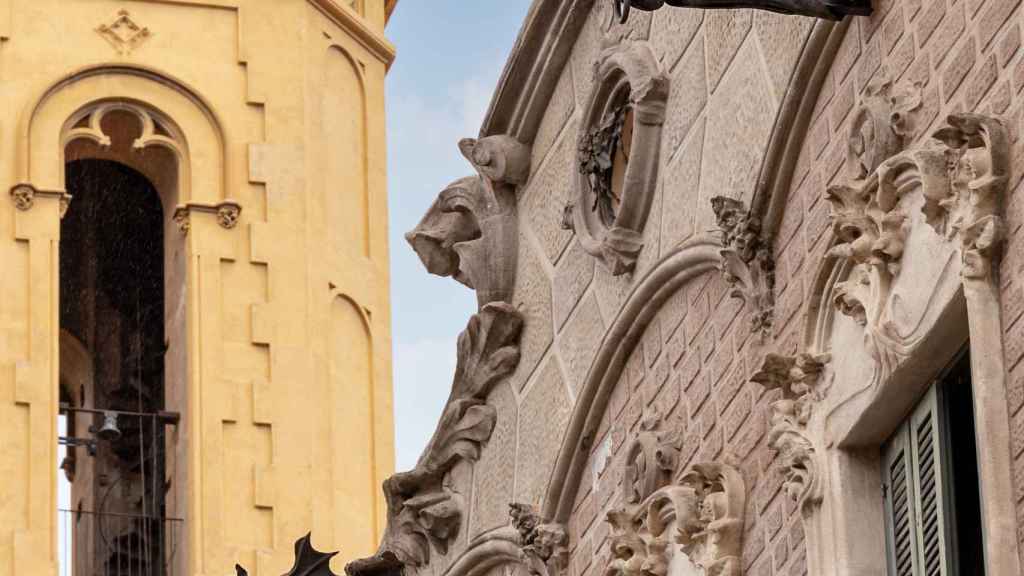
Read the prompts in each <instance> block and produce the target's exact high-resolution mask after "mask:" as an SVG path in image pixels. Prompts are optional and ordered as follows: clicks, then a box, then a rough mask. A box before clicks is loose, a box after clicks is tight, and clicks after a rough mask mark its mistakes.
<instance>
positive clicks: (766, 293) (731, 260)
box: [711, 196, 775, 338]
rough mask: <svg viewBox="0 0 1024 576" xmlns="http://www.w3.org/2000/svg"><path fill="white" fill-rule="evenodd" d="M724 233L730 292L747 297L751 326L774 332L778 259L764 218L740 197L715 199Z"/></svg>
mask: <svg viewBox="0 0 1024 576" xmlns="http://www.w3.org/2000/svg"><path fill="white" fill-rule="evenodd" d="M711 209H712V210H714V212H715V217H716V218H717V220H718V229H719V231H720V232H721V234H722V244H723V246H724V248H722V251H721V255H722V268H721V269H722V274H723V275H724V276H725V281H726V282H727V283H728V284H729V285H730V286H731V287H732V290H731V291H730V294H731V295H732V297H734V298H739V299H741V300H743V302H744V303H745V304H746V306H747V309H748V310H749V312H750V330H751V332H753V333H755V334H757V333H760V334H761V336H762V338H768V337H769V336H770V335H771V330H772V323H773V316H774V312H775V260H774V258H772V251H771V242H770V241H768V240H766V239H765V238H764V237H763V236H762V234H761V220H760V219H759V218H758V217H757V216H754V215H753V214H751V213H750V211H749V210H747V207H746V205H745V204H744V203H743V202H742V201H740V200H734V199H732V198H727V197H725V196H716V197H714V198H712V199H711Z"/></svg>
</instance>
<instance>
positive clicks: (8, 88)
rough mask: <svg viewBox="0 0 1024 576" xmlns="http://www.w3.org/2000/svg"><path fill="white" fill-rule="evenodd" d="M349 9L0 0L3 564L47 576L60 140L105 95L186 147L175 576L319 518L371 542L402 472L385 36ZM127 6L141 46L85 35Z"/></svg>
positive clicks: (281, 553) (215, 572)
mask: <svg viewBox="0 0 1024 576" xmlns="http://www.w3.org/2000/svg"><path fill="white" fill-rule="evenodd" d="M350 4H352V2H351V0H0V37H2V41H0V109H2V110H3V111H4V113H3V115H2V116H0V194H2V196H0V267H2V269H3V271H4V272H3V274H0V294H2V298H0V576H6V575H8V574H11V575H18V576H22V575H32V576H35V575H55V574H57V533H56V530H57V525H56V520H55V509H56V505H57V504H56V485H57V472H58V471H57V468H56V464H55V458H56V449H57V432H56V424H55V422H56V414H57V397H58V396H57V387H58V375H59V370H60V367H59V366H58V358H59V348H58V341H59V337H58V334H59V326H58V320H57V318H58V314H57V310H58V308H57V307H58V302H59V298H60V296H59V294H58V291H59V289H58V288H59V279H58V271H59V266H58V262H59V260H58V256H59V255H58V248H59V235H60V214H61V195H60V192H61V191H62V190H64V188H65V185H64V182H63V169H62V167H63V164H64V159H63V155H62V154H63V152H62V150H63V143H62V141H61V135H62V131H66V128H67V126H65V124H66V122H67V120H68V118H69V117H70V115H72V114H74V113H75V112H76V111H79V110H82V109H83V107H87V106H89V105H91V104H94V103H96V102H97V101H108V100H109V101H124V102H131V103H133V104H138V105H139V106H141V107H143V108H146V109H149V110H151V111H152V112H153V113H154V114H158V115H162V116H163V117H166V118H167V119H168V120H169V122H171V123H173V124H174V125H176V126H177V127H178V128H180V132H181V137H182V139H183V140H184V141H185V143H186V146H185V147H184V151H183V153H182V155H183V159H182V162H184V164H185V165H186V166H187V167H188V170H187V172H183V173H182V175H181V177H180V181H179V183H178V189H177V199H176V204H177V205H182V206H186V207H188V208H190V209H189V210H188V211H187V223H188V230H187V233H182V232H180V231H178V230H172V232H174V233H177V234H179V235H180V237H179V238H178V239H176V240H174V242H177V244H173V246H175V247H176V248H174V249H175V250H180V254H178V253H177V252H176V256H175V257H179V256H180V258H181V259H182V261H183V262H184V264H183V270H184V278H183V279H182V284H183V294H182V298H181V300H182V306H183V315H182V319H183V322H184V324H185V327H184V330H183V334H184V337H183V339H182V341H180V342H172V344H171V350H169V351H168V355H169V357H172V358H183V359H184V362H185V364H184V365H185V366H187V368H186V369H185V370H184V374H183V375H182V378H183V381H184V382H185V384H184V386H183V387H179V388H178V389H176V390H175V391H174V392H173V395H174V398H171V399H169V401H170V402H171V403H180V410H181V412H182V418H183V420H182V422H181V424H180V425H179V427H178V429H177V432H176V433H175V437H174V439H173V441H174V442H176V446H177V451H176V452H175V453H174V454H173V455H172V457H173V458H175V459H176V465H178V466H180V468H179V469H180V470H185V471H186V472H187V483H184V484H183V483H177V484H175V485H173V486H172V488H171V490H172V493H171V494H170V495H169V499H170V500H171V501H172V502H174V503H175V506H176V507H178V508H179V511H180V513H181V514H182V515H183V516H184V518H185V521H186V522H185V527H186V531H187V542H186V544H185V546H184V548H183V550H184V552H185V553H186V554H187V567H186V568H185V569H184V570H182V571H181V573H182V574H185V575H187V576H227V575H229V574H232V575H233V574H234V568H233V567H234V564H235V562H241V563H242V564H243V565H245V566H246V567H247V568H248V569H249V571H250V574H253V575H254V576H278V575H279V574H281V573H284V572H285V571H287V570H288V569H289V568H290V567H291V563H292V559H293V550H292V546H293V544H294V541H295V540H296V539H297V538H299V537H300V536H302V535H304V534H305V533H306V532H308V531H310V530H312V532H313V542H314V545H315V546H316V547H317V548H319V549H322V550H323V549H326V550H339V549H340V550H342V551H343V554H342V556H343V557H345V558H352V557H359V556H365V555H367V554H369V553H371V552H372V551H373V548H374V545H375V542H376V541H377V540H378V537H379V535H380V531H381V530H382V529H383V515H384V503H383V502H382V501H381V496H380V490H379V489H378V488H379V486H380V484H381V482H382V481H383V479H384V478H385V477H387V476H388V475H389V474H390V473H391V472H392V468H393V438H392V416H391V414H392V398H391V372H390V366H391V357H390V355H391V336H390V325H391V321H390V310H389V302H388V282H389V277H388V258H387V255H388V246H387V205H386V190H385V142H384V94H383V91H384V77H385V74H386V71H387V66H388V64H389V63H390V60H391V59H392V57H393V50H392V48H391V46H390V44H388V43H387V41H386V40H385V39H384V36H383V33H384V26H385V20H386V10H387V9H389V8H390V6H391V3H386V2H385V0H356V1H355V3H354V6H355V8H354V9H353V8H351V7H350ZM122 10H125V11H127V16H128V17H129V18H130V19H131V21H133V22H135V23H137V24H138V25H139V26H140V27H144V28H145V29H147V30H148V36H147V37H145V39H143V40H142V41H140V42H138V43H137V44H135V45H130V44H121V43H119V42H118V41H117V40H112V39H109V38H105V37H104V36H103V35H102V34H101V33H100V32H98V31H97V28H98V27H100V26H102V25H104V24H110V23H112V22H113V21H114V20H115V19H116V18H118V15H119V11H122ZM357 11H360V12H363V14H361V15H360V14H357ZM18 184H27V185H29V186H30V187H31V189H34V190H35V193H34V196H33V197H32V202H31V204H32V205H31V207H29V208H28V209H23V208H26V206H24V205H22V206H17V205H16V203H15V201H14V198H13V197H8V195H7V192H8V191H10V190H11V189H12V188H13V187H15V186H16V185H18ZM24 189H25V188H22V190H24ZM225 201H228V202H229V203H230V202H237V203H238V204H239V205H240V206H241V208H242V211H241V218H240V220H239V222H238V224H237V225H236V226H234V227H230V228H228V227H225V226H222V225H221V224H220V223H219V221H218V215H217V207H218V206H220V205H222V204H223V203H224V202H225ZM72 202H73V200H72ZM168 395H169V396H171V395H172V392H170V391H169V392H168ZM371 519H373V520H371ZM341 564H342V560H341V559H340V558H339V559H337V562H336V564H335V565H334V570H335V571H336V572H341V569H342V566H341Z"/></svg>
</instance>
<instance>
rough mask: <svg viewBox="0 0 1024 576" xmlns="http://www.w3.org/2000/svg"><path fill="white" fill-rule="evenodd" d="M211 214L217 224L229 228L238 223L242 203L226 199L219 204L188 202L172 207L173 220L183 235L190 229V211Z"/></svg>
mask: <svg viewBox="0 0 1024 576" xmlns="http://www.w3.org/2000/svg"><path fill="white" fill-rule="evenodd" d="M193 212H198V213H201V214H213V215H215V216H216V217H217V224H219V225H220V227H221V228H224V229H226V230H231V229H232V228H234V227H235V226H237V225H238V219H239V218H240V217H241V215H242V205H241V204H239V203H238V202H235V201H232V200H226V201H224V202H220V203H219V204H205V203H201V202H189V203H188V204H183V205H181V206H178V207H177V208H175V209H174V222H175V223H177V224H178V229H179V230H181V233H182V234H183V235H187V234H188V233H189V231H190V230H191V229H192V213H193Z"/></svg>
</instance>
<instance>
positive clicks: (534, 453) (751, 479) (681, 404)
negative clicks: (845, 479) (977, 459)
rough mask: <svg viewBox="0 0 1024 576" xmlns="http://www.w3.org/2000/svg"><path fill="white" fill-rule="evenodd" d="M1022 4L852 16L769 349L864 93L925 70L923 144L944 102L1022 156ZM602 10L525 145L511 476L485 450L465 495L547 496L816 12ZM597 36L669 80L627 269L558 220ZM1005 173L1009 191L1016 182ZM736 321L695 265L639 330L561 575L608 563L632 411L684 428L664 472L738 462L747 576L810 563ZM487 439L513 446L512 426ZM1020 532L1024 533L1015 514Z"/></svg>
mask: <svg viewBox="0 0 1024 576" xmlns="http://www.w3.org/2000/svg"><path fill="white" fill-rule="evenodd" d="M1021 19H1022V16H1021V9H1020V8H1019V0H879V1H878V2H876V14H875V15H874V16H873V17H871V18H853V19H852V20H851V21H850V24H849V28H848V30H847V32H846V34H845V38H844V39H843V41H842V43H841V45H840V47H839V49H838V52H837V54H836V56H835V59H834V62H833V64H832V67H831V70H830V71H829V72H828V74H827V76H826V78H825V81H824V85H823V87H822V90H821V93H820V96H819V98H818V100H817V104H816V107H815V109H814V112H813V114H812V121H811V123H810V125H809V127H808V130H807V135H806V139H805V140H804V142H803V145H802V149H801V151H800V153H799V157H798V160H797V163H796V168H795V173H794V175H793V179H792V184H791V187H790V191H789V196H788V199H787V201H786V202H785V210H784V211H783V214H782V219H781V224H780V226H779V228H778V230H777V231H776V234H775V237H774V241H773V242H774V245H773V251H774V256H775V258H776V264H777V275H776V277H777V283H776V286H775V299H776V307H775V323H774V327H773V332H772V335H771V338H772V342H770V343H769V344H770V345H771V347H772V348H773V349H774V350H775V351H778V352H780V353H782V354H794V353H796V352H797V350H798V346H799V342H800V339H801V337H802V335H803V334H802V332H803V326H804V319H805V317H806V313H807V310H806V307H807V302H808V301H809V300H810V296H811V292H812V291H813V283H814V281H815V277H816V274H817V273H818V271H819V270H818V267H819V263H820V262H822V260H823V257H824V254H825V252H826V251H827V249H828V247H829V246H830V245H831V244H832V243H833V238H832V231H831V226H830V221H829V206H828V202H827V201H825V199H824V197H825V190H826V187H827V185H828V184H830V183H833V182H834V181H835V180H836V179H837V177H838V176H839V175H840V174H841V173H842V171H843V170H844V163H845V158H846V146H847V143H846V134H847V131H848V128H849V123H850V121H851V117H852V114H851V112H852V111H853V110H854V108H855V106H856V105H857V103H858V102H859V101H860V98H861V95H862V94H863V93H864V90H865V89H866V88H867V87H868V86H869V84H870V83H872V82H873V81H877V80H880V79H882V78H888V79H890V80H892V81H903V82H910V83H917V84H919V85H920V86H921V87H922V89H923V106H922V109H921V111H920V113H919V114H920V116H919V118H921V120H920V121H919V123H918V125H917V127H916V130H915V135H914V138H915V139H916V140H917V141H921V140H923V139H924V138H927V137H928V135H929V134H930V133H931V132H932V131H933V130H934V129H935V128H936V127H938V126H939V125H941V124H942V123H943V122H944V118H945V117H946V116H947V115H948V114H949V113H952V112H959V111H979V112H984V113H986V114H991V115H995V116H999V117H1001V118H1004V119H1005V121H1006V123H1007V125H1008V126H1009V127H1010V130H1011V134H1012V137H1013V140H1014V143H1015V155H1016V157H1018V158H1019V157H1020V156H1019V154H1020V150H1019V148H1020V147H1021V146H1020V145H1019V143H1018V134H1019V126H1020V122H1021V121H1022V118H1021V111H1022V110H1024V104H1022V102H1024V98H1022V97H1021V96H1020V91H1021V90H1022V89H1024V56H1022V54H1024V52H1022V51H1021V50H1020V44H1021V28H1020V26H1021ZM610 23H611V15H610V3H607V2H600V1H598V2H595V4H594V8H593V12H592V14H591V15H590V17H589V19H588V20H587V22H586V24H585V25H584V27H583V29H582V31H581V33H580V35H579V37H578V39H577V41H576V44H575V47H574V49H573V53H572V55H571V58H570V60H569V62H568V64H567V65H566V66H565V68H564V70H563V71H562V73H561V77H560V79H559V81H558V83H557V87H556V89H555V91H554V93H553V96H552V97H551V99H550V104H549V107H548V110H547V112H546V114H545V116H544V118H543V120H542V122H541V124H540V127H539V130H538V133H537V136H536V139H535V141H534V142H533V150H532V154H533V158H532V169H531V177H530V181H529V182H528V184H527V185H526V186H525V187H524V188H523V189H521V192H520V233H521V242H520V248H519V251H520V255H519V264H518V267H519V268H518V276H517V280H516V289H515V296H514V300H515V303H516V304H517V306H519V307H520V309H522V310H523V311H524V313H525V315H526V329H525V330H526V331H525V333H524V345H523V358H522V361H521V363H520V365H519V367H518V369H517V371H516V373H515V375H514V376H513V378H512V395H513V396H514V400H515V402H516V404H517V410H515V411H502V412H501V414H500V416H499V418H504V417H511V418H516V419H517V426H516V431H515V434H514V436H515V443H516V450H515V466H514V469H515V479H514V486H513V487H509V486H507V485H505V484H503V483H501V482H497V481H495V480H494V479H493V478H491V476H493V475H496V474H499V473H501V474H503V473H506V472H505V471H506V470H507V467H506V466H505V465H504V464H502V465H497V464H492V465H488V466H486V468H487V470H488V471H487V472H485V473H482V474H481V472H480V470H482V469H484V467H485V465H484V462H483V461H482V462H481V464H479V465H478V466H477V469H478V473H477V478H476V481H475V487H474V491H475V492H476V494H474V502H478V503H479V502H481V501H487V500H489V499H498V500H500V501H502V502H504V501H507V500H508V494H510V493H511V494H513V495H514V499H515V500H516V501H520V502H527V503H531V504H534V505H538V506H539V505H541V504H543V498H544V495H545V493H546V489H547V486H548V482H549V481H550V480H551V474H552V466H553V464H554V462H555V459H556V457H557V455H558V450H559V449H560V448H561V442H562V440H563V435H564V433H565V429H566V425H567V423H568V421H569V418H570V415H571V413H572V409H573V406H574V404H575V402H576V401H577V398H578V396H579V394H580V392H581V386H582V385H583V383H584V380H585V378H586V377H587V373H588V371H589V369H590V367H591V363H592V362H593V361H594V359H595V356H596V355H597V353H598V350H599V347H600V345H601V343H602V340H603V339H604V337H605V334H606V331H607V330H609V329H610V327H611V326H612V324H613V323H614V321H615V319H616V317H617V316H618V314H619V313H620V310H621V307H622V306H623V303H624V302H625V301H626V299H627V298H628V296H629V294H630V291H631V290H632V289H633V288H634V287H635V286H636V285H637V283H638V282H639V280H640V279H641V278H643V276H644V274H645V273H646V272H648V271H650V270H651V269H652V267H653V266H654V265H655V264H656V263H657V261H658V260H659V258H661V257H663V256H665V255H666V254H668V253H669V252H670V251H671V250H672V249H673V248H674V247H676V246H678V245H679V243H680V242H683V241H685V240H687V239H688V238H692V237H693V236H694V235H696V234H700V233H705V232H707V231H709V230H712V229H714V228H715V219H714V215H713V214H712V212H711V205H710V198H711V197H713V196H717V195H724V196H730V197H733V198H739V199H742V200H744V201H745V202H747V203H748V204H749V202H750V200H751V198H752V195H753V191H754V187H755V184H756V179H757V177H758V174H759V172H760V170H761V163H762V160H763V155H764V153H765V150H766V147H767V145H768V140H769V137H770V136H771V132H772V129H773V126H774V123H775V119H776V115H777V113H778V111H779V107H780V106H781V104H782V99H783V96H784V94H785V91H786V89H787V86H788V84H789V82H790V79H791V76H792V74H793V71H794V66H795V64H796V62H797V58H798V57H799V55H800V51H801V49H802V46H803V43H804V42H805V40H806V39H807V38H808V36H809V34H810V32H811V28H812V26H813V21H812V20H810V19H806V18H800V17H783V16H778V15H774V14H770V13H766V12H757V11H752V10H738V11H727V10H726V11H708V12H705V11H701V10H690V9H668V8H666V9H663V10H661V11H659V12H656V13H654V14H653V15H652V14H648V13H639V12H634V13H633V16H632V17H631V19H630V21H629V23H628V24H627V28H625V29H620V27H619V26H618V25H617V24H616V25H613V24H610ZM607 34H611V35H613V36H620V37H621V36H628V37H630V38H633V39H646V40H649V41H650V42H651V43H652V44H653V47H654V50H655V52H656V54H657V55H658V57H659V58H660V62H661V65H662V66H663V68H664V71H665V72H666V73H667V74H668V76H669V77H670V78H671V93H670V98H669V101H668V111H667V118H666V122H665V127H664V137H663V141H662V151H661V155H662V157H661V160H660V162H661V166H660V176H659V182H658V186H657V190H656V194H655V198H654V201H653V206H652V209H651V213H650V216H649V218H648V220H647V222H646V225H645V227H644V229H643V237H644V243H645V246H644V248H643V251H642V252H641V254H640V257H639V261H638V263H637V266H636V270H635V271H634V272H633V273H632V274H627V275H623V276H618V277H615V276H612V275H611V274H610V273H609V271H608V270H607V268H606V267H605V266H603V265H602V264H600V263H598V262H597V261H596V260H595V259H594V258H593V257H591V256H589V255H588V254H587V253H586V252H585V251H584V250H583V249H582V247H581V245H580V243H579V241H578V240H577V238H576V237H575V235H574V233H573V232H572V231H568V230H564V229H562V228H561V227H560V222H561V219H562V209H563V207H564V206H565V204H566V202H567V201H569V200H570V199H571V198H572V197H573V195H574V193H575V192H574V178H575V171H576V160H575V158H576V142H577V139H578V137H579V130H580V125H581V123H582V115H583V107H584V106H585V104H586V102H587V98H588V95H589V93H590V90H591V88H592V85H593V66H594V62H595V59H596V57H597V54H598V53H599V51H600V47H601V42H602V38H603V37H605V36H606V35H607ZM1017 172H1018V173H1015V174H1014V177H1013V180H1012V183H1011V189H1012V190H1016V189H1017V188H1018V187H1019V186H1018V184H1019V182H1020V179H1021V178H1020V177H1021V174H1020V173H1019V172H1020V170H1017ZM1007 202H1008V205H1007V224H1008V230H1007V232H1008V240H1007V243H1006V247H1007V250H1006V253H1007V256H1006V257H1005V258H1004V260H1003V262H1002V265H1001V269H1000V274H1001V282H1002V290H1003V295H1002V296H1003V306H1004V311H1003V323H1004V330H1005V332H1006V343H1007V350H1006V355H1007V360H1008V362H1007V366H1008V369H1009V370H1010V373H1009V375H1008V376H1009V378H1008V380H1007V382H1008V389H1007V399H1008V402H1009V406H1010V411H1011V414H1012V415H1013V416H1012V433H1013V457H1014V459H1015V462H1016V466H1015V473H1016V474H1015V475H1016V477H1017V480H1016V486H1017V496H1018V501H1017V507H1018V510H1020V513H1021V514H1024V410H1022V407H1024V362H1021V359H1022V356H1024V344H1022V343H1024V320H1021V316H1022V315H1024V274H1022V270H1024V232H1022V231H1021V230H1020V228H1021V223H1022V219H1024V203H1022V202H1021V200H1020V198H1019V194H1018V193H1016V192H1015V193H1013V194H1012V195H1011V196H1010V197H1009V198H1008V200H1007ZM748 326H749V321H748V318H747V315H746V313H745V311H744V308H743V306H742V305H741V303H740V302H739V301H738V300H735V299H732V298H730V297H729V296H728V294H727V286H726V284H725V283H724V281H723V280H722V279H721V276H720V275H719V274H717V273H709V274H705V275H704V276H702V277H700V278H698V279H697V280H694V281H692V282H690V283H688V284H687V285H685V286H684V287H683V288H682V289H680V290H679V291H678V292H677V293H675V294H674V295H673V296H672V297H671V298H670V299H669V301H668V302H667V303H666V304H665V305H664V306H663V307H662V309H661V311H660V312H659V313H658V314H657V315H656V316H655V318H654V319H653V320H652V322H651V323H650V325H649V326H648V327H647V328H646V331H645V333H644V334H643V336H642V337H641V338H640V343H639V344H638V345H637V346H636V347H635V349H634V350H633V352H632V353H631V355H630V357H629V360H628V362H627V363H626V368H625V370H623V373H622V376H621V378H620V379H619V383H618V384H617V385H616V386H615V388H614V390H613V392H612V396H611V400H610V402H609V405H608V409H607V411H606V413H605V415H604V418H603V420H602V424H601V426H600V428H599V430H598V433H597V435H596V437H595V438H594V439H593V442H592V443H591V446H592V447H593V448H592V453H591V455H590V459H589V461H588V463H587V467H586V472H585V473H584V477H583V479H582V482H581V484H580V489H579V491H578V493H577V494H576V502H575V506H574V508H573V513H572V518H571V521H570V523H569V537H570V554H571V556H570V558H571V560H570V565H569V573H570V574H571V575H572V576H598V575H601V574H603V572H604V570H605V568H606V566H607V563H608V557H609V527H608V524H607V523H606V522H604V521H603V518H604V515H605V513H606V511H607V510H609V509H610V508H612V507H614V506H616V505H617V504H620V503H621V501H622V492H621V481H622V478H621V477H620V476H621V469H622V460H623V458H624V456H623V452H624V446H628V444H629V442H630V441H631V440H632V439H633V438H634V437H635V436H636V434H637V431H638V427H639V423H640V422H641V420H642V417H643V416H644V414H645V413H654V412H657V413H658V414H660V415H661V416H662V417H663V418H665V419H667V420H668V421H670V422H672V423H678V424H677V425H678V426H679V428H680V429H681V430H684V431H685V433H684V441H683V450H682V454H681V458H680V462H679V463H678V466H677V470H682V469H684V468H686V466H687V464H688V463H692V462H697V461H702V460H718V461H723V462H727V463H730V464H733V465H734V466H736V467H737V468H739V469H740V470H741V471H742V474H743V476H744V480H745V482H746V486H747V490H748V497H747V511H746V532H745V544H744V550H743V561H742V563H743V567H744V569H745V570H746V573H747V574H753V575H755V576H762V575H764V576H769V575H773V574H774V575H786V576H790V575H792V576H799V575H802V574H806V573H807V559H806V552H805V550H804V541H805V536H804V529H803V524H802V522H801V521H800V519H799V514H798V513H797V510H796V505H795V504H794V503H793V502H792V501H791V500H790V499H789V498H788V497H786V495H785V494H784V493H783V492H782V491H781V490H780V488H781V486H782V476H781V474H780V473H779V470H778V463H777V462H776V456H775V453H774V451H773V450H772V449H770V448H769V447H768V445H767V441H768V440H767V427H768V418H769V408H768V405H769V403H770V402H771V401H773V400H775V399H776V397H777V396H776V395H777V394H778V392H775V393H767V394H766V393H764V391H763V389H762V388H761V387H759V386H757V385H754V384H751V383H749V382H748V380H749V377H750V376H751V375H752V373H753V372H754V371H755V370H756V369H757V368H758V367H759V366H758V365H757V363H758V362H759V357H757V354H756V352H755V350H754V346H753V339H754V337H753V336H751V334H750V330H749V328H748ZM501 394H502V399H501V402H507V399H505V398H504V395H505V394H506V393H505V392H501ZM501 438H502V439H501V440H500V441H501V442H502V445H503V446H505V445H507V443H508V440H507V437H505V436H502V437H501ZM492 442H493V440H492ZM490 449H491V448H490V447H489V448H488V449H487V450H490ZM485 452H486V450H485ZM509 454H510V453H509ZM485 460H486V457H485ZM499 469H500V470H501V472H499ZM482 476H483V477H482ZM478 506H479V505H478ZM472 514H473V516H474V520H473V522H474V524H473V526H474V528H473V530H474V531H476V530H477V528H483V527H484V526H483V525H479V526H478V524H477V523H484V524H488V525H491V524H499V523H501V522H500V519H499V518H498V517H497V516H495V515H494V512H493V511H492V507H490V506H485V507H483V508H481V509H480V511H479V512H478V511H476V510H474V511H473V512H472ZM478 515H479V516H480V517H481V519H477V516H478ZM1021 525H1024V516H1021ZM1019 535H1020V538H1021V540H1022V541H1024V530H1021V531H1019Z"/></svg>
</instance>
